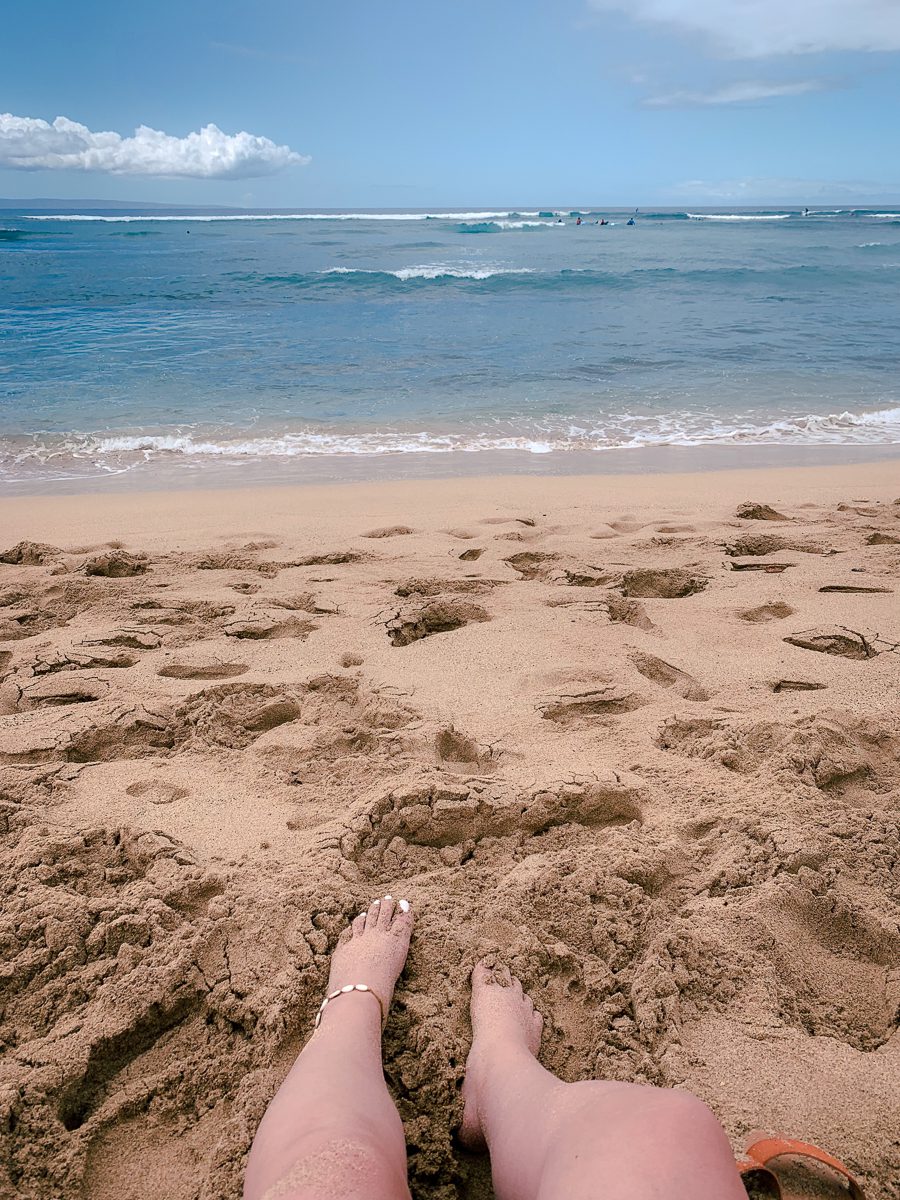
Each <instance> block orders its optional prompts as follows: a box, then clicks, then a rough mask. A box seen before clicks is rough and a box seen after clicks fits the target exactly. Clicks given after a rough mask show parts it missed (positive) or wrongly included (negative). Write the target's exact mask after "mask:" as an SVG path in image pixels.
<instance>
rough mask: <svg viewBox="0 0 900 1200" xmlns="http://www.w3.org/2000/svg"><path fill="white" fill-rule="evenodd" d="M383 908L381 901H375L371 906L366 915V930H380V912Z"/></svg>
mask: <svg viewBox="0 0 900 1200" xmlns="http://www.w3.org/2000/svg"><path fill="white" fill-rule="evenodd" d="M380 908H381V901H380V900H373V901H372V903H371V904H370V905H369V911H368V912H367V913H366V930H367V931H368V930H370V929H377V928H378V911H379V909H380Z"/></svg>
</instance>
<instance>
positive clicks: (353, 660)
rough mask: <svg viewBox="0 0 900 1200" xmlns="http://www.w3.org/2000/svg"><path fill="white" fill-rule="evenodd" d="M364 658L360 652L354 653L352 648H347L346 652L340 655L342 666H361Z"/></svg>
mask: <svg viewBox="0 0 900 1200" xmlns="http://www.w3.org/2000/svg"><path fill="white" fill-rule="evenodd" d="M364 662H365V659H364V658H363V656H362V655H361V654H356V653H355V652H354V651H353V650H348V651H347V653H346V654H342V655H341V666H342V667H361V666H362V665H363V663H364Z"/></svg>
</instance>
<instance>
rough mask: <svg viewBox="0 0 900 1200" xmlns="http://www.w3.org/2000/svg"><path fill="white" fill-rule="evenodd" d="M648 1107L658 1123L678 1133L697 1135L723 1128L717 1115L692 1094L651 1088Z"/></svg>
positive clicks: (671, 1089) (672, 1089)
mask: <svg viewBox="0 0 900 1200" xmlns="http://www.w3.org/2000/svg"><path fill="white" fill-rule="evenodd" d="M648 1090H650V1091H651V1092H652V1093H653V1096H652V1099H651V1100H650V1101H649V1104H648V1107H649V1108H650V1109H651V1111H652V1113H653V1116H654V1119H655V1121H656V1122H657V1123H659V1124H661V1125H664V1126H665V1127H666V1128H668V1129H671V1130H673V1132H678V1133H688V1134H695V1135H696V1133H697V1132H698V1131H702V1132H704V1133H705V1132H708V1131H709V1130H711V1129H716V1130H718V1131H721V1129H722V1127H721V1125H720V1124H719V1120H718V1118H717V1117H716V1115H715V1113H714V1112H713V1111H712V1109H711V1108H709V1106H708V1105H706V1104H704V1103H703V1101H702V1100H700V1099H699V1098H698V1097H697V1096H695V1095H694V1094H693V1093H692V1092H682V1091H678V1090H676V1089H675V1088H651V1089H648Z"/></svg>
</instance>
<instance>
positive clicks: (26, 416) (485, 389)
mask: <svg viewBox="0 0 900 1200" xmlns="http://www.w3.org/2000/svg"><path fill="white" fill-rule="evenodd" d="M601 215H602V216H603V217H604V218H606V219H608V221H609V223H608V224H606V225H599V224H597V221H598V220H599V219H600V217H601ZM631 215H634V224H633V225H631V224H628V223H627V222H628V218H629V216H631ZM898 368H900V212H879V211H875V210H853V211H849V210H830V209H829V210H821V211H812V212H809V213H808V214H806V215H804V214H803V213H802V212H800V211H795V210H788V209H773V210H771V211H762V210H753V211H749V210H727V209H722V210H715V211H713V210H698V211H696V212H694V211H692V212H683V211H682V212H679V211H675V210H665V211H643V210H640V211H638V212H637V213H634V212H633V210H629V211H617V212H610V211H605V212H603V213H602V214H601V213H600V212H590V211H588V210H583V217H582V224H580V225H579V224H577V214H576V213H575V211H574V210H570V209H563V210H555V209H544V210H538V209H531V210H528V211H519V212H516V211H511V210H503V211H501V210H482V211H468V212H459V211H448V210H435V211H433V212H430V213H429V212H406V213H398V212H386V211H385V212H375V211H370V212H350V211H347V212H341V213H333V212H318V213H313V212H302V211H297V212H294V213H265V214H252V213H236V212H229V213H228V214H227V215H226V214H222V215H213V214H204V215H197V214H186V215H179V214H178V213H177V210H166V212H165V213H161V212H153V213H149V212H140V211H134V212H123V211H115V212H114V211H109V212H105V213H96V212H95V213H79V212H76V211H70V212H67V213H56V214H54V213H50V212H46V211H43V212H40V213H26V212H24V211H17V210H6V211H3V212H0V488H3V487H6V488H12V489H19V488H21V487H22V486H26V487H31V488H33V489H34V490H40V488H41V487H42V486H45V485H48V484H53V483H58V482H59V481H68V482H69V483H74V484H77V485H78V486H82V485H83V486H84V487H85V488H90V487H92V486H94V485H96V484H98V483H99V482H100V481H103V480H107V479H109V478H110V477H111V476H121V475H126V476H129V477H130V478H132V479H133V480H134V481H135V483H137V484H140V483H141V482H142V481H143V482H145V483H146V482H147V481H148V480H149V479H150V478H151V477H152V475H153V472H154V469H156V468H164V469H165V471H166V472H167V477H168V478H169V479H174V480H175V481H176V482H177V481H178V480H179V479H180V478H184V479H185V480H189V481H190V482H191V483H192V484H197V483H202V482H203V479H204V476H205V475H206V476H208V477H209V478H212V477H213V474H215V477H216V478H217V479H219V478H221V477H222V473H223V470H225V469H226V468H227V471H226V474H227V473H228V472H231V476H230V477H232V478H233V479H234V481H235V482H238V481H239V479H240V478H242V477H243V476H244V475H246V474H247V473H248V471H249V470H250V468H251V466H252V473H253V474H254V478H256V479H260V478H265V474H266V469H267V466H269V467H271V469H272V472H273V474H274V473H277V474H278V477H279V478H290V479H291V480H293V481H296V482H302V481H304V480H305V479H307V478H312V477H314V476H315V470H316V465H317V464H321V463H322V462H323V460H328V465H329V469H330V472H331V475H332V477H338V476H340V474H341V471H342V469H343V467H344V466H346V468H347V470H348V472H349V471H351V470H352V469H354V465H355V466H356V467H358V465H359V464H360V462H363V461H366V462H371V461H375V460H378V461H379V462H382V463H385V464H388V465H389V466H390V467H391V469H393V470H395V471H396V473H398V474H402V473H403V472H404V471H405V469H406V467H405V466H404V464H405V463H406V462H411V461H412V459H413V458H415V459H416V461H424V460H423V458H422V456H429V458H428V461H432V462H434V463H435V465H436V468H437V463H438V461H440V463H441V467H440V470H441V471H446V470H447V469H448V467H450V469H452V464H453V463H454V462H461V461H462V456H475V457H476V458H477V456H478V455H482V456H487V455H489V456H490V460H491V462H492V463H494V464H496V463H497V462H498V461H499V462H500V463H501V464H502V462H503V459H504V456H505V455H506V456H508V457H509V461H510V462H512V461H513V460H514V459H515V460H516V461H520V460H521V458H522V456H523V455H528V456H530V457H533V458H534V460H535V461H537V460H538V459H540V460H541V463H542V465H543V467H544V468H545V469H547V470H553V469H554V468H553V465H552V464H553V463H554V462H559V461H560V458H561V456H565V455H566V454H572V453H573V452H578V453H580V454H581V455H585V454H587V455H593V456H602V455H603V454H604V453H605V452H607V451H611V450H620V451H621V450H631V451H635V450H638V449H641V448H647V447H663V446H706V445H720V446H731V447H740V446H776V445H781V446H784V445H787V446H856V447H887V446H890V445H893V444H897V443H900V369H898ZM465 461H466V463H467V464H468V466H469V467H471V460H470V459H469V458H468V457H467V458H466V460H465ZM484 461H487V457H485V458H484ZM214 469H215V471H214ZM501 469H502V465H501Z"/></svg>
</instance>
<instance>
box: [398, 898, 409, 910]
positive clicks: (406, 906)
mask: <svg viewBox="0 0 900 1200" xmlns="http://www.w3.org/2000/svg"><path fill="white" fill-rule="evenodd" d="M400 911H401V912H409V901H408V900H401V901H400Z"/></svg>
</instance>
